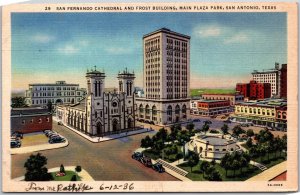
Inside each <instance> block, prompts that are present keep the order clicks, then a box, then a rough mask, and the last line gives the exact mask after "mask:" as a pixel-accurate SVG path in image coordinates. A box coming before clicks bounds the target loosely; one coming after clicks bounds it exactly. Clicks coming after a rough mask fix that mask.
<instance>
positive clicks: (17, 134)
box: [11, 131, 23, 139]
mask: <svg viewBox="0 0 300 195" xmlns="http://www.w3.org/2000/svg"><path fill="white" fill-rule="evenodd" d="M11 137H16V138H20V139H23V133H21V132H18V131H15V132H13V133H12V134H11Z"/></svg>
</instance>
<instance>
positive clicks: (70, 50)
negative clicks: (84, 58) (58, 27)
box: [58, 44, 80, 55]
mask: <svg viewBox="0 0 300 195" xmlns="http://www.w3.org/2000/svg"><path fill="white" fill-rule="evenodd" d="M58 51H59V52H60V53H62V54H66V55H72V54H76V53H78V52H79V51H80V49H79V48H77V47H75V46H74V45H69V44H66V45H64V46H63V47H61V48H58Z"/></svg>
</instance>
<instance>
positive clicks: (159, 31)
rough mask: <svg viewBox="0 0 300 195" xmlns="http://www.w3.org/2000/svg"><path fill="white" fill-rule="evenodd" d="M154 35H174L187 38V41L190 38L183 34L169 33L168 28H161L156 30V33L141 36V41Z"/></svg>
mask: <svg viewBox="0 0 300 195" xmlns="http://www.w3.org/2000/svg"><path fill="white" fill-rule="evenodd" d="M156 33H167V34H171V35H176V36H181V37H184V38H187V39H190V38H191V37H190V36H188V35H184V34H181V33H177V32H174V31H171V30H170V29H168V28H161V29H158V30H156V31H153V32H151V33H148V34H146V35H144V36H143V39H144V38H146V37H149V36H151V35H154V34H156Z"/></svg>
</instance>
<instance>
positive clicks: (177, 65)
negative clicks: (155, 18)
mask: <svg viewBox="0 0 300 195" xmlns="http://www.w3.org/2000/svg"><path fill="white" fill-rule="evenodd" d="M143 48H144V52H143V55H144V75H143V76H144V78H143V79H144V83H143V85H144V97H143V98H137V106H138V110H139V112H138V119H139V120H142V121H148V122H150V123H154V124H161V125H166V124H170V123H175V122H180V121H185V120H187V118H188V116H187V115H188V113H189V112H188V110H189V100H190V99H189V90H190V36H187V35H183V34H180V33H177V32H173V31H171V30H169V29H167V28H162V29H159V30H157V31H154V32H152V33H149V34H146V35H144V37H143Z"/></svg>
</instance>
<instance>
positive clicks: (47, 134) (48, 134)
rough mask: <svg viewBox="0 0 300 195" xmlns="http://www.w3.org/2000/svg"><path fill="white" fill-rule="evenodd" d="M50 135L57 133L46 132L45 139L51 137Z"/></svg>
mask: <svg viewBox="0 0 300 195" xmlns="http://www.w3.org/2000/svg"><path fill="white" fill-rule="evenodd" d="M52 134H57V132H55V131H50V132H47V133H46V134H45V135H46V136H47V137H49V136H50V135H52Z"/></svg>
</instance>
